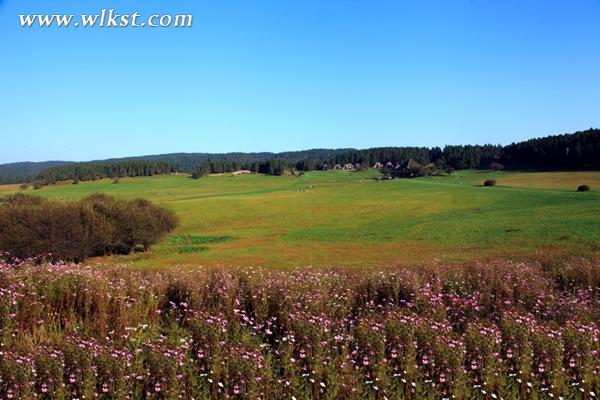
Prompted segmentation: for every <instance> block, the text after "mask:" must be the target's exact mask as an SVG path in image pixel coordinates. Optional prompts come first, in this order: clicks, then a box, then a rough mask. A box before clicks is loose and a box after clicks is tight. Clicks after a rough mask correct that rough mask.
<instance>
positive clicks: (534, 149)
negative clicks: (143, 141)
mask: <svg viewBox="0 0 600 400" xmlns="http://www.w3.org/2000/svg"><path fill="white" fill-rule="evenodd" d="M410 160H412V162H413V163H414V165H416V166H417V167H418V169H419V170H420V171H425V173H431V172H432V171H440V172H441V171H446V172H447V171H452V170H460V169H488V168H492V169H496V168H513V169H545V170H567V169H597V168H599V167H600V130H599V129H589V130H586V131H582V132H576V133H573V134H563V135H555V136H547V137H543V138H537V139H531V140H527V141H524V142H519V143H512V144H510V145H507V146H501V145H491V144H487V145H448V146H445V147H443V148H440V147H432V148H427V147H377V148H370V149H362V150H356V149H313V150H304V151H292V152H283V153H268V152H264V153H223V154H211V153H173V154H161V155H151V156H142V157H131V158H124V159H109V160H102V161H90V162H77V163H59V164H58V165H46V164H44V163H16V164H5V165H0V183H23V182H30V183H34V185H36V186H37V187H39V186H40V185H46V184H51V183H54V182H57V181H63V180H69V179H70V180H73V181H74V182H75V183H76V182H78V181H87V180H94V179H101V178H113V179H117V178H121V177H133V176H151V175H159V174H168V173H172V172H184V173H191V174H193V177H194V178H199V177H201V176H204V175H206V174H210V173H223V172H232V171H237V170H250V171H252V172H258V173H264V174H269V175H284V174H286V173H301V172H302V171H310V170H326V169H336V168H339V167H342V166H344V165H347V164H352V168H367V167H373V166H375V165H376V164H377V163H381V164H382V169H383V170H384V171H385V170H389V171H394V170H396V171H397V170H399V169H401V168H403V166H406V165H407V163H408V162H409V161H410ZM55 163H57V162H55ZM38 164H39V166H38ZM377 166H378V168H379V165H377ZM404 168H405V167H404ZM411 176H412V175H411Z"/></svg>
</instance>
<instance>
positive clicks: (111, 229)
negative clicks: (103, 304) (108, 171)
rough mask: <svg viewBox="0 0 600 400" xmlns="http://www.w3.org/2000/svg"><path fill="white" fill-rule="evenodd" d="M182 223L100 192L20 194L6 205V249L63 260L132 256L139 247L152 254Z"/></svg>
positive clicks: (0, 243)
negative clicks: (67, 196)
mask: <svg viewBox="0 0 600 400" xmlns="http://www.w3.org/2000/svg"><path fill="white" fill-rule="evenodd" d="M176 223H177V220H176V218H175V216H174V214H173V213H172V212H170V211H168V210H164V209H161V208H158V207H156V206H154V205H152V204H151V203H150V202H148V201H146V200H139V199H138V200H133V201H125V200H116V199H114V198H112V197H109V196H105V195H99V194H96V195H92V196H90V197H88V198H86V199H83V200H81V201H67V202H61V201H50V200H44V199H42V198H40V197H36V196H28V195H24V194H21V193H19V194H15V195H12V196H7V197H6V198H5V200H4V203H3V206H1V207H0V251H3V252H6V253H8V254H9V255H10V257H12V258H15V257H16V258H21V259H25V258H30V257H39V256H44V257H48V258H50V259H52V260H63V261H82V260H84V259H86V258H88V257H92V256H100V255H105V254H110V253H123V254H127V253H130V252H131V251H132V250H133V249H134V248H135V247H136V246H137V245H139V246H143V249H144V250H148V248H149V247H150V245H151V244H152V243H155V242H156V241H157V240H158V239H159V238H160V237H161V236H162V235H164V234H165V233H167V232H169V231H171V230H172V229H173V228H174V227H175V225H176Z"/></svg>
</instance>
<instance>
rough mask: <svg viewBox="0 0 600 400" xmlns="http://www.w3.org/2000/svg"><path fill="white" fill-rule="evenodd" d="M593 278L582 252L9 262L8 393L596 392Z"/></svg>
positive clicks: (0, 360) (4, 377)
mask: <svg viewBox="0 0 600 400" xmlns="http://www.w3.org/2000/svg"><path fill="white" fill-rule="evenodd" d="M599 287H600V268H599V265H598V263H597V262H593V261H584V260H565V261H561V262H553V263H549V262H544V263H541V262H540V263H537V264H517V263H512V262H509V261H497V262H493V263H489V264H474V265H469V266H462V267H456V266H439V265H432V266H431V267H427V268H398V269H391V268H390V269H386V270H383V271H370V270H342V269H336V270H321V269H320V270H313V269H310V268H303V269H297V270H292V271H275V270H265V269H225V270H216V269H195V270H186V271H177V270H165V271H158V272H157V271H154V272H148V271H139V270H132V269H128V268H126V267H119V266H109V267H89V266H81V265H75V264H43V265H41V266H36V265H33V264H32V263H29V262H23V263H20V264H18V265H16V264H1V265H0V342H1V347H0V352H1V353H0V354H1V357H0V398H9V399H17V398H23V399H29V398H38V399H67V398H80V399H83V398H86V399H91V398H99V399H137V398H152V399H177V398H183V399H192V398H194V399H220V398H230V399H283V398H285V399H298V400H299V399H313V398H314V399H440V398H448V399H450V398H457V399H467V398H468V399H492V398H493V399H499V398H504V399H515V398H525V399H528V398H529V399H541V398H556V399H558V398H560V397H562V398H564V399H573V398H586V399H587V398H594V397H595V396H597V395H598V392H599V390H600V382H599V372H600V355H599V353H598V351H599V350H600V343H599V338H600V330H599V326H598V324H599V321H600V304H599V301H598V300H599V299H598V295H599V293H598V291H599Z"/></svg>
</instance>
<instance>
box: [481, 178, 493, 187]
mask: <svg viewBox="0 0 600 400" xmlns="http://www.w3.org/2000/svg"><path fill="white" fill-rule="evenodd" d="M483 186H496V180H495V179H487V180H486V181H485V182H483Z"/></svg>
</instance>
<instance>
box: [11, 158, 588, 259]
mask: <svg viewBox="0 0 600 400" xmlns="http://www.w3.org/2000/svg"><path fill="white" fill-rule="evenodd" d="M376 176H380V173H379V172H378V171H377V170H373V169H371V170H368V171H354V172H348V171H327V172H325V171H311V172H307V173H305V174H304V175H302V176H282V177H274V176H266V175H260V174H251V175H241V176H233V175H232V174H223V175H221V176H210V177H205V178H202V179H199V180H193V179H190V178H189V175H186V174H178V175H175V174H172V175H162V176H152V177H141V178H124V179H120V180H119V183H118V184H114V183H113V182H112V181H111V180H109V179H102V180H97V181H95V182H81V183H79V184H78V185H72V184H70V183H67V182H64V183H57V184H54V185H49V186H45V187H43V188H41V189H39V190H32V189H28V190H26V191H24V192H25V193H29V194H35V195H39V196H44V197H47V198H60V199H78V198H82V197H85V196H88V195H90V194H92V193H94V192H102V193H106V194H109V195H113V196H115V197H117V198H126V199H131V198H136V197H142V198H145V199H148V200H150V201H152V202H153V203H155V204H157V205H159V206H163V207H166V208H168V209H171V210H173V211H174V212H175V213H176V214H177V215H178V216H179V217H180V220H181V224H180V226H179V227H178V228H177V229H176V231H175V232H174V233H173V234H172V235H171V236H170V237H168V238H167V239H165V240H164V241H162V242H160V243H158V244H157V245H155V246H154V247H153V249H152V250H151V251H150V252H149V253H147V254H136V255H131V256H126V257H124V258H123V259H122V261H125V262H131V261H133V262H134V263H135V264H136V265H139V266H155V267H160V266H164V265H182V264H187V265H240V266H256V265H260V266H265V267H290V266H296V265H315V266H328V265H352V266H361V265H362V266H376V265H387V264H390V263H396V262H431V261H434V260H445V261H462V260H468V259H474V258H490V257H498V256H506V257H517V258H528V257H535V254H536V252H538V251H539V250H543V251H546V252H551V253H561V254H562V253H568V254H576V255H586V254H592V253H593V252H594V251H598V250H599V249H600V247H599V246H600V201H599V200H600V192H598V191H597V188H600V172H572V173H554V172H553V173H524V172H515V171H498V172H494V171H489V170H485V171H476V170H469V171H459V172H455V173H454V174H452V175H451V176H440V177H422V178H415V179H396V180H384V181H373V180H371V179H370V178H372V177H376ZM489 178H494V179H496V181H497V182H498V183H497V186H496V187H491V188H488V187H483V186H482V182H483V181H484V180H485V179H489ZM584 183H585V184H588V185H590V186H591V187H592V191H591V192H588V193H577V192H576V191H575V189H576V188H577V186H578V185H580V184H584ZM11 188H12V190H13V191H15V190H16V191H18V190H19V189H18V187H16V186H13V187H10V186H9V187H8V189H9V191H10V189H11ZM0 192H2V190H0Z"/></svg>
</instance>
